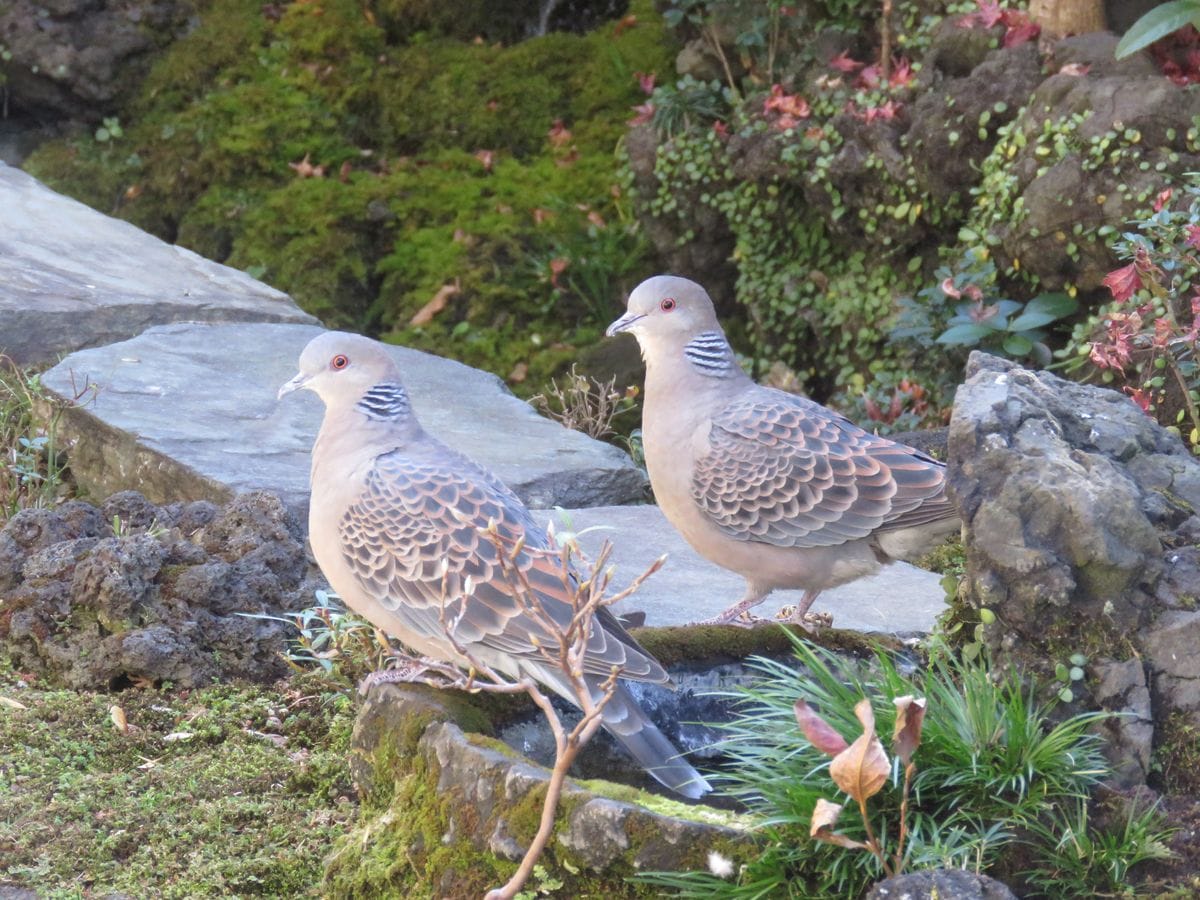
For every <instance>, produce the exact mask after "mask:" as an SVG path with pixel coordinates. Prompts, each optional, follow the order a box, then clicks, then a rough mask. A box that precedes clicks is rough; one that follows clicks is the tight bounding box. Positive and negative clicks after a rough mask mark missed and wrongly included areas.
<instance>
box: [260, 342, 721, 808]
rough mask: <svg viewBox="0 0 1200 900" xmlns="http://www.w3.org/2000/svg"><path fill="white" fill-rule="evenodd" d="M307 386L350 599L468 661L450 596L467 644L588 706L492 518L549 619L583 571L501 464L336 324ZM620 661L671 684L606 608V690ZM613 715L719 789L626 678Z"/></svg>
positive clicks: (596, 636)
mask: <svg viewBox="0 0 1200 900" xmlns="http://www.w3.org/2000/svg"><path fill="white" fill-rule="evenodd" d="M300 388H307V389H308V390H311V391H314V392H315V393H316V394H317V395H318V396H319V397H320V398H321V399H322V400H323V401H324V403H325V419H324V421H323V422H322V424H321V430H320V433H319V434H318V435H317V439H316V443H315V444H314V445H313V451H312V500H311V504H310V507H309V535H310V541H311V543H312V549H313V554H314V555H315V556H316V559H317V563H318V564H319V565H320V567H321V571H322V572H323V573H324V574H325V577H326V578H327V579H328V580H329V583H330V585H331V586H332V587H333V589H334V590H335V591H337V593H338V594H339V595H340V596H341V598H342V600H343V601H344V602H345V603H346V604H348V605H349V606H350V608H352V609H353V610H355V611H356V612H357V613H359V614H360V615H362V616H364V617H365V618H366V619H368V620H369V621H370V622H372V623H373V624H375V625H376V626H378V627H379V628H381V629H383V631H385V632H387V633H388V634H391V635H394V636H395V637H396V638H398V639H399V640H400V641H402V642H403V643H404V644H406V645H407V646H408V647H410V648H411V649H413V650H415V651H417V652H419V653H422V654H425V655H426V656H429V657H433V658H435V659H437V660H441V661H443V662H449V663H452V664H454V665H459V666H463V667H467V666H469V662H468V661H467V660H466V659H465V658H464V657H463V656H462V654H460V653H459V652H458V651H457V650H456V649H455V646H454V644H453V643H452V642H451V641H450V640H449V639H448V637H447V635H446V630H445V625H444V624H443V618H442V616H443V612H442V608H443V602H445V620H444V621H445V622H455V621H456V625H455V626H454V628H455V630H454V634H455V637H456V639H457V641H458V645H459V646H460V647H462V648H464V649H465V650H467V651H469V652H470V653H471V654H472V655H473V656H474V657H475V658H477V659H478V660H479V661H480V662H482V663H484V664H486V665H488V666H491V667H492V668H493V669H495V670H496V671H498V672H501V673H503V674H505V675H507V676H508V677H510V678H513V679H519V678H521V677H523V676H526V675H528V676H530V677H531V678H533V679H534V680H536V681H538V682H540V683H541V684H543V685H545V686H546V687H548V688H549V689H550V690H552V691H554V692H556V693H558V694H560V695H561V696H563V697H564V698H566V699H567V700H569V701H571V702H573V703H576V704H577V703H578V701H576V700H575V697H574V694H573V692H572V689H571V686H570V682H569V680H568V679H567V677H566V676H565V675H564V673H562V672H561V671H559V670H558V668H556V666H554V665H553V664H552V663H550V662H548V661H547V660H546V659H545V658H544V657H543V656H542V655H541V654H540V653H539V652H538V649H537V647H538V644H539V643H541V644H542V645H543V646H554V644H553V643H552V638H551V635H550V634H549V633H548V631H547V630H546V628H545V626H544V624H543V623H541V622H539V621H537V619H536V617H535V616H532V615H531V614H530V613H529V612H528V611H527V610H526V608H525V607H524V606H523V605H522V603H521V601H520V599H519V597H516V596H514V593H515V591H516V589H515V588H514V587H513V586H512V584H511V583H510V578H509V577H508V576H507V575H506V574H505V573H503V572H502V571H501V568H500V562H499V559H498V551H497V547H496V543H495V541H494V540H493V539H492V538H491V537H490V536H489V535H488V534H486V533H484V530H485V529H487V528H488V527H489V524H492V523H494V526H495V529H496V532H497V534H498V535H499V537H500V539H501V542H502V545H503V547H504V548H506V551H505V552H508V551H510V550H511V549H515V547H516V544H517V542H518V541H524V548H523V549H522V550H521V552H520V553H519V554H518V555H517V556H516V559H515V565H516V567H517V568H519V570H520V571H522V572H523V573H524V575H525V576H526V577H527V578H528V581H529V584H530V585H531V588H532V592H533V593H534V595H535V597H536V600H537V602H538V603H540V604H541V606H542V607H544V609H545V612H546V614H547V615H548V616H549V617H550V619H551V620H552V621H554V622H555V623H557V624H559V625H564V626H565V624H566V623H567V622H569V621H570V619H571V616H572V614H573V609H572V606H571V597H572V586H573V583H574V579H575V575H574V573H572V572H570V571H566V570H565V569H564V566H563V562H562V558H561V555H560V554H559V553H558V552H557V551H555V550H554V548H553V546H552V544H551V541H550V538H549V536H548V535H547V533H546V531H545V530H544V529H543V528H541V527H539V526H538V524H537V523H536V522H535V521H534V520H533V518H532V517H531V516H530V514H529V510H528V509H526V508H525V505H524V504H523V503H521V501H520V500H519V499H518V498H517V496H516V495H515V494H513V493H512V491H510V490H509V489H508V488H507V487H505V486H504V484H503V483H501V481H500V480H499V479H498V478H497V477H496V476H495V475H493V474H492V473H491V472H489V471H488V470H487V469H485V468H483V467H482V466H480V465H478V464H476V463H474V462H472V461H471V460H470V459H467V458H466V457H465V456H463V455H461V454H459V453H457V452H455V451H454V450H452V449H450V448H449V447H447V446H446V445H445V444H443V443H442V442H441V441H439V440H438V439H437V438H435V437H433V436H432V435H430V434H428V433H427V432H426V431H425V430H424V429H423V428H422V427H421V424H420V423H419V422H418V421H417V418H416V416H415V415H413V411H412V407H411V405H410V403H409V398H408V393H407V391H406V390H405V389H404V386H403V385H402V384H401V382H400V374H399V372H398V370H397V368H396V365H395V363H394V362H393V361H392V359H391V357H390V356H389V355H388V354H387V353H386V351H385V350H384V349H383V348H382V347H381V346H380V345H379V344H377V343H376V342H375V341H372V340H370V339H368V338H364V337H361V336H359V335H353V334H344V333H339V332H326V333H324V334H322V335H320V336H318V337H316V338H314V339H313V340H312V341H311V342H310V343H309V344H308V346H307V347H305V349H304V352H303V353H302V354H301V355H300V372H299V374H297V375H296V377H295V378H293V379H292V380H291V381H289V382H288V383H287V384H285V385H284V386H283V387H282V388H280V390H279V396H280V397H281V398H282V397H283V396H284V395H285V394H290V393H291V392H293V391H295V390H298V389H300ZM443 585H445V587H443ZM613 667H617V668H618V669H620V672H621V675H622V677H623V678H627V679H631V680H634V681H645V682H651V683H653V684H669V679H668V676H667V673H666V672H665V671H664V670H663V668H662V666H660V665H659V664H658V662H657V661H656V660H655V659H654V658H653V657H652V656H651V655H650V654H649V653H648V652H647V651H646V650H644V649H643V648H642V647H641V646H639V645H638V643H637V641H636V640H634V639H633V637H631V636H630V635H629V634H628V633H627V632H626V631H625V629H624V628H623V627H622V626H621V624H620V623H619V622H618V621H617V619H616V617H615V616H614V615H613V614H612V613H611V612H610V611H609V610H608V609H606V608H601V609H600V610H599V612H598V613H597V615H596V617H595V619H594V620H593V625H592V629H591V634H590V635H589V637H588V642H587V646H586V652H585V655H584V659H583V671H584V677H585V681H586V683H587V684H588V686H589V688H591V689H592V691H593V696H594V697H595V698H596V699H599V697H600V695H601V687H600V685H601V683H602V682H604V681H605V679H607V678H608V677H609V676H610V674H611V672H612V669H613ZM602 717H603V723H604V726H605V728H607V729H608V731H609V732H610V733H611V734H612V735H613V736H614V737H615V738H616V739H617V740H618V741H620V743H621V744H622V745H623V746H624V747H625V748H626V749H627V750H628V751H629V753H630V754H631V755H632V756H633V757H634V759H636V760H637V761H638V762H639V763H640V764H641V765H642V766H643V767H645V769H646V771H648V772H649V773H650V774H651V775H652V776H653V777H654V778H656V779H658V780H659V781H660V782H662V783H663V784H664V785H666V786H667V787H669V788H671V789H672V790H674V791H677V792H678V793H680V794H682V795H684V796H686V797H691V798H698V797H700V796H702V795H703V794H704V793H706V792H707V791H709V790H711V788H710V786H709V784H708V783H707V782H706V781H705V780H704V778H702V777H701V776H700V774H699V773H698V772H697V771H696V770H695V769H694V768H692V767H691V766H690V765H688V763H687V762H686V761H684V760H683V759H682V758H680V755H679V752H678V751H677V750H676V749H675V748H674V747H673V746H672V745H671V743H670V742H669V741H668V740H667V739H666V738H665V737H664V736H663V734H662V733H661V732H660V731H659V730H658V729H657V728H656V727H655V726H654V725H653V724H652V723H651V722H650V720H649V719H648V718H647V717H646V714H645V713H644V712H643V711H642V709H641V708H640V707H639V706H638V704H637V701H635V700H634V698H633V697H632V695H631V694H630V693H629V690H628V688H627V687H626V686H625V685H624V684H623V683H620V682H618V684H617V687H616V691H615V693H614V694H613V696H612V699H611V700H609V702H608V703H607V704H606V705H605V707H604V709H603V713H602Z"/></svg>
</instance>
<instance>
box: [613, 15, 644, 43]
mask: <svg viewBox="0 0 1200 900" xmlns="http://www.w3.org/2000/svg"><path fill="white" fill-rule="evenodd" d="M637 23H638V17H637V16H635V15H633V14H632V13H631V14H629V15H627V16H625V17H624V18H623V19H621V21H619V22H618V23H617V27H616V28H614V29H613V37H620V36H621V33H622V32H623V31H628V30H629V29H630V28H633V27H635V26H636V25H637Z"/></svg>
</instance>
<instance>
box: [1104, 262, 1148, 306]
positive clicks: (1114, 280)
mask: <svg viewBox="0 0 1200 900" xmlns="http://www.w3.org/2000/svg"><path fill="white" fill-rule="evenodd" d="M1103 284H1104V286H1105V287H1106V288H1108V289H1109V290H1110V291H1112V295H1113V299H1114V300H1116V301H1117V302H1118V303H1124V302H1125V301H1126V300H1128V299H1129V298H1130V297H1132V296H1133V295H1134V294H1136V293H1137V292H1138V289H1139V288H1141V286H1142V277H1141V275H1139V274H1138V270H1137V266H1136V265H1135V264H1134V263H1130V264H1129V265H1127V266H1122V267H1121V268H1119V269H1117V270H1116V271H1114V272H1109V273H1108V274H1107V275H1106V276H1104V282H1103Z"/></svg>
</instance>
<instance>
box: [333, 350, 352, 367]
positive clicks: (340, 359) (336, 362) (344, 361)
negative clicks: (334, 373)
mask: <svg viewBox="0 0 1200 900" xmlns="http://www.w3.org/2000/svg"><path fill="white" fill-rule="evenodd" d="M348 365H350V360H349V359H348V358H347V357H345V356H343V355H342V354H340V353H339V354H338V355H337V356H335V357H334V358H333V359H331V360H330V361H329V368H331V369H344V368H346V366H348Z"/></svg>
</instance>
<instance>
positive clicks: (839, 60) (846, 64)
mask: <svg viewBox="0 0 1200 900" xmlns="http://www.w3.org/2000/svg"><path fill="white" fill-rule="evenodd" d="M865 65H866V63H861V62H859V61H858V60H857V59H851V58H850V54H849V53H847V52H846V51H845V50H843V51H842V52H841V53H839V54H838V55H837V56H835V57H834V58H833V59H831V60H830V61H829V67H830V68H831V69H837V70H838V71H839V72H846V73H849V72H857V71H858V70H859V69H861V68H862V67H863V66H865Z"/></svg>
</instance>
